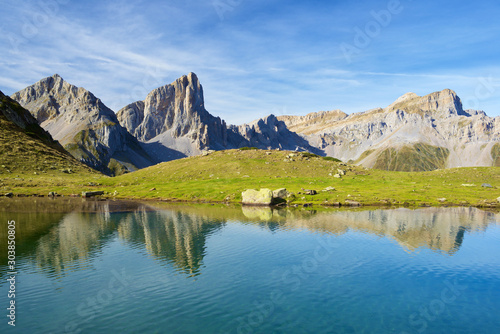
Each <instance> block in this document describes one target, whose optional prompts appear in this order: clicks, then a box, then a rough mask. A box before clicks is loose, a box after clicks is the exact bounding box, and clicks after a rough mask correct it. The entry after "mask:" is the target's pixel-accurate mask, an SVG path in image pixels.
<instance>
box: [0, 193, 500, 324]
mask: <svg viewBox="0 0 500 334" xmlns="http://www.w3.org/2000/svg"><path fill="white" fill-rule="evenodd" d="M14 201H17V202H14ZM5 203H7V204H8V205H6V204H5ZM61 203H62V204H61ZM1 204H2V208H3V211H0V218H1V220H2V221H7V220H12V219H14V220H16V224H17V225H16V226H17V227H16V245H17V248H16V265H17V272H18V274H17V276H16V299H15V300H16V326H15V328H14V327H11V326H9V325H7V321H8V319H7V317H6V314H7V310H6V307H8V302H9V299H8V298H7V292H8V289H9V285H8V284H7V283H6V278H7V271H8V268H7V267H6V263H7V253H6V250H4V249H5V248H6V246H4V245H6V244H7V228H6V226H5V225H2V229H1V230H0V237H1V239H2V243H1V245H2V248H4V249H2V252H1V253H0V254H2V256H1V257H0V261H1V264H0V275H1V279H2V281H1V282H2V283H1V284H0V296H1V297H0V301H1V303H2V309H3V310H4V311H3V313H4V315H2V319H4V320H2V322H3V323H2V324H1V325H0V326H1V327H0V328H2V330H1V332H2V333H11V332H12V333H499V332H500V257H499V255H500V223H499V222H500V219H499V218H500V214H498V213H494V212H487V211H481V210H478V209H473V208H441V209H437V208H423V209H417V210H409V209H394V210H372V211H370V210H361V211H327V212H314V211H304V210H293V211H287V210H280V211H272V210H270V209H267V210H266V209H255V208H243V209H242V208H226V207H222V206H197V207H193V206H183V207H180V206H176V207H173V206H164V207H160V208H159V207H156V206H155V205H154V204H140V203H125V204H124V203H121V202H82V201H81V200H78V201H75V202H71V203H70V202H63V201H62V200H61V201H60V202H45V201H38V202H37V203H32V202H23V201H20V200H15V199H14V200H11V202H4V201H2V203H1ZM27 209H30V210H31V211H32V212H29V213H27V212H26V210H27Z"/></svg>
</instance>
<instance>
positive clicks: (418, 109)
mask: <svg viewBox="0 0 500 334" xmlns="http://www.w3.org/2000/svg"><path fill="white" fill-rule="evenodd" d="M385 110H386V111H395V110H404V111H406V112H408V113H426V114H432V115H434V116H438V117H439V116H441V117H449V116H452V115H455V116H456V115H459V116H466V115H467V113H465V112H464V110H463V108H462V102H461V101H460V98H459V97H458V96H457V94H456V93H455V92H454V91H453V90H451V89H444V90H442V91H439V92H434V93H431V94H428V95H425V96H418V95H417V94H415V93H406V94H404V95H403V96H401V97H399V98H398V99H397V100H396V101H395V102H394V103H392V104H391V105H390V106H388V107H387V108H386V109H385Z"/></svg>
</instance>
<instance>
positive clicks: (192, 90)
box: [117, 73, 228, 160]
mask: <svg viewBox="0 0 500 334" xmlns="http://www.w3.org/2000/svg"><path fill="white" fill-rule="evenodd" d="M117 117H118V120H119V122H120V124H122V125H123V126H124V127H125V128H126V129H127V130H128V131H129V132H130V133H131V134H132V135H133V136H135V137H136V138H137V139H138V140H140V141H142V142H144V143H149V144H154V143H158V144H161V145H163V146H165V147H168V148H170V149H173V150H175V151H177V152H179V153H181V154H183V155H185V156H190V155H196V154H199V153H200V152H201V151H202V150H204V149H215V150H217V149H224V148H226V147H227V145H228V143H227V136H228V134H227V127H226V123H225V122H224V121H223V120H221V119H220V118H219V117H214V116H212V115H211V114H209V113H208V111H207V110H206V109H205V104H204V100H203V89H202V87H201V84H200V82H199V81H198V78H197V76H196V75H195V74H194V73H189V74H188V75H185V76H182V77H181V78H179V79H177V80H176V81H174V82H173V83H172V84H169V85H166V86H163V87H159V88H156V89H154V90H153V91H151V92H150V93H149V94H148V95H147V96H146V99H145V100H144V101H138V102H134V103H131V104H129V105H128V106H126V107H124V108H122V109H121V110H119V111H118V113H117ZM156 146H158V145H156ZM162 160H169V159H162Z"/></svg>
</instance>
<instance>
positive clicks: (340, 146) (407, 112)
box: [12, 73, 500, 172]
mask: <svg viewBox="0 0 500 334" xmlns="http://www.w3.org/2000/svg"><path fill="white" fill-rule="evenodd" d="M12 97H13V98H14V99H15V100H17V101H19V102H20V103H21V105H23V106H25V107H26V108H27V109H28V110H30V112H31V113H32V114H33V115H34V116H35V117H36V119H37V120H38V121H39V122H40V124H41V125H42V127H43V128H44V129H46V130H48V131H49V132H50V133H51V134H52V135H53V137H54V138H55V139H57V140H59V141H60V142H61V143H62V144H63V145H64V146H65V148H66V149H68V150H69V151H70V152H71V153H72V154H73V155H74V156H75V157H77V158H78V159H80V160H81V161H83V162H85V163H87V164H88V165H89V166H92V167H94V168H97V169H100V170H104V171H108V172H109V171H110V170H111V168H110V164H113V163H115V164H116V163H119V164H121V165H125V166H127V168H128V169H130V170H134V169H137V168H142V167H146V166H149V165H151V164H154V163H156V162H160V161H168V160H173V159H178V158H182V157H186V156H193V155H198V154H200V153H202V152H203V151H206V150H223V149H232V148H240V147H243V146H253V147H257V148H261V149H286V150H298V151H309V152H312V153H315V154H319V155H328V156H333V157H336V158H339V159H342V160H344V161H351V162H355V163H357V164H360V165H363V166H366V167H370V168H380V169H387V170H401V171H418V170H433V169H437V168H449V167H460V166H494V165H498V166H500V117H495V118H492V117H488V116H487V115H486V114H485V113H484V112H482V111H475V110H463V107H462V103H461V101H460V98H459V97H458V96H457V94H456V93H455V92H454V91H452V90H449V89H445V90H443V91H440V92H435V93H432V94H428V95H426V96H422V97H421V96H418V95H416V94H415V93H407V94H404V95H403V96H401V97H400V98H398V99H397V100H396V101H395V102H394V103H392V104H391V105H389V106H388V107H386V108H376V109H372V110H368V111H365V112H359V113H354V114H350V115H347V114H346V113H344V112H342V111H340V110H332V111H321V112H314V113H310V114H308V115H305V116H278V117H275V116H274V115H269V116H266V117H264V118H261V119H258V120H255V121H253V122H250V123H248V124H243V125H239V126H236V125H226V123H225V121H224V120H222V119H221V118H219V117H215V116H213V115H211V114H210V113H209V112H208V111H207V110H206V109H205V104H204V96H203V88H202V86H201V84H200V82H199V80H198V77H197V76H196V75H195V74H194V73H189V74H188V75H184V76H182V77H181V78H179V79H177V80H175V81H174V82H173V83H171V84H168V85H165V86H162V87H159V88H156V89H154V90H152V91H151V92H150V93H149V94H148V95H147V96H146V97H145V99H144V100H142V101H137V102H134V103H131V104H129V105H127V106H125V107H124V108H122V109H120V110H119V111H118V112H117V114H116V115H115V114H114V112H113V111H112V110H110V109H109V108H107V107H106V106H105V105H104V104H103V103H102V102H101V101H100V100H99V99H97V98H96V97H95V96H94V95H93V94H92V93H90V92H88V91H86V90H85V89H83V88H78V87H75V86H73V85H70V84H68V83H67V82H65V81H64V80H62V78H60V77H59V76H58V75H54V76H52V77H49V78H45V79H42V80H41V81H39V82H38V83H36V84H34V85H32V86H30V87H27V88H26V89H24V90H22V91H20V92H17V93H15V94H13V95H12Z"/></svg>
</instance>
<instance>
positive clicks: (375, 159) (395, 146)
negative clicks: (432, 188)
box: [288, 89, 500, 171]
mask: <svg viewBox="0 0 500 334" xmlns="http://www.w3.org/2000/svg"><path fill="white" fill-rule="evenodd" d="M291 117H292V119H293V116H291ZM299 117H300V116H299ZM288 122H290V120H288ZM302 128H303V130H301V131H299V132H298V133H299V134H301V135H302V136H303V137H304V138H305V139H306V140H307V141H308V142H309V143H310V144H311V145H312V146H315V147H318V148H320V149H322V150H323V151H324V152H325V153H326V154H327V155H331V156H335V157H337V158H339V159H342V160H345V161H347V160H352V161H355V162H356V163H358V164H361V165H363V166H366V167H370V168H380V169H387V170H403V171H410V170H432V169H437V168H451V167H466V166H493V165H495V164H497V163H498V156H497V154H496V153H495V152H497V151H498V150H499V148H500V117H495V118H492V117H488V116H487V115H486V114H485V113H484V112H482V111H475V110H463V108H462V103H461V101H460V98H459V97H458V96H457V95H456V93H455V92H454V91H452V90H449V89H445V90H443V91H440V92H435V93H432V94H429V95H426V96H422V97H420V96H418V95H416V94H414V93H408V94H405V95H403V96H402V97H400V98H398V99H397V100H396V101H395V102H394V103H392V104H391V105H389V106H388V107H386V108H384V109H382V108H378V109H373V110H370V111H366V112H361V113H354V114H351V115H349V116H347V117H344V118H341V119H339V120H336V121H333V122H330V123H328V124H327V125H326V126H322V127H321V128H318V127H317V126H316V125H315V124H314V122H310V123H309V124H307V123H306V124H302Z"/></svg>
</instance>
